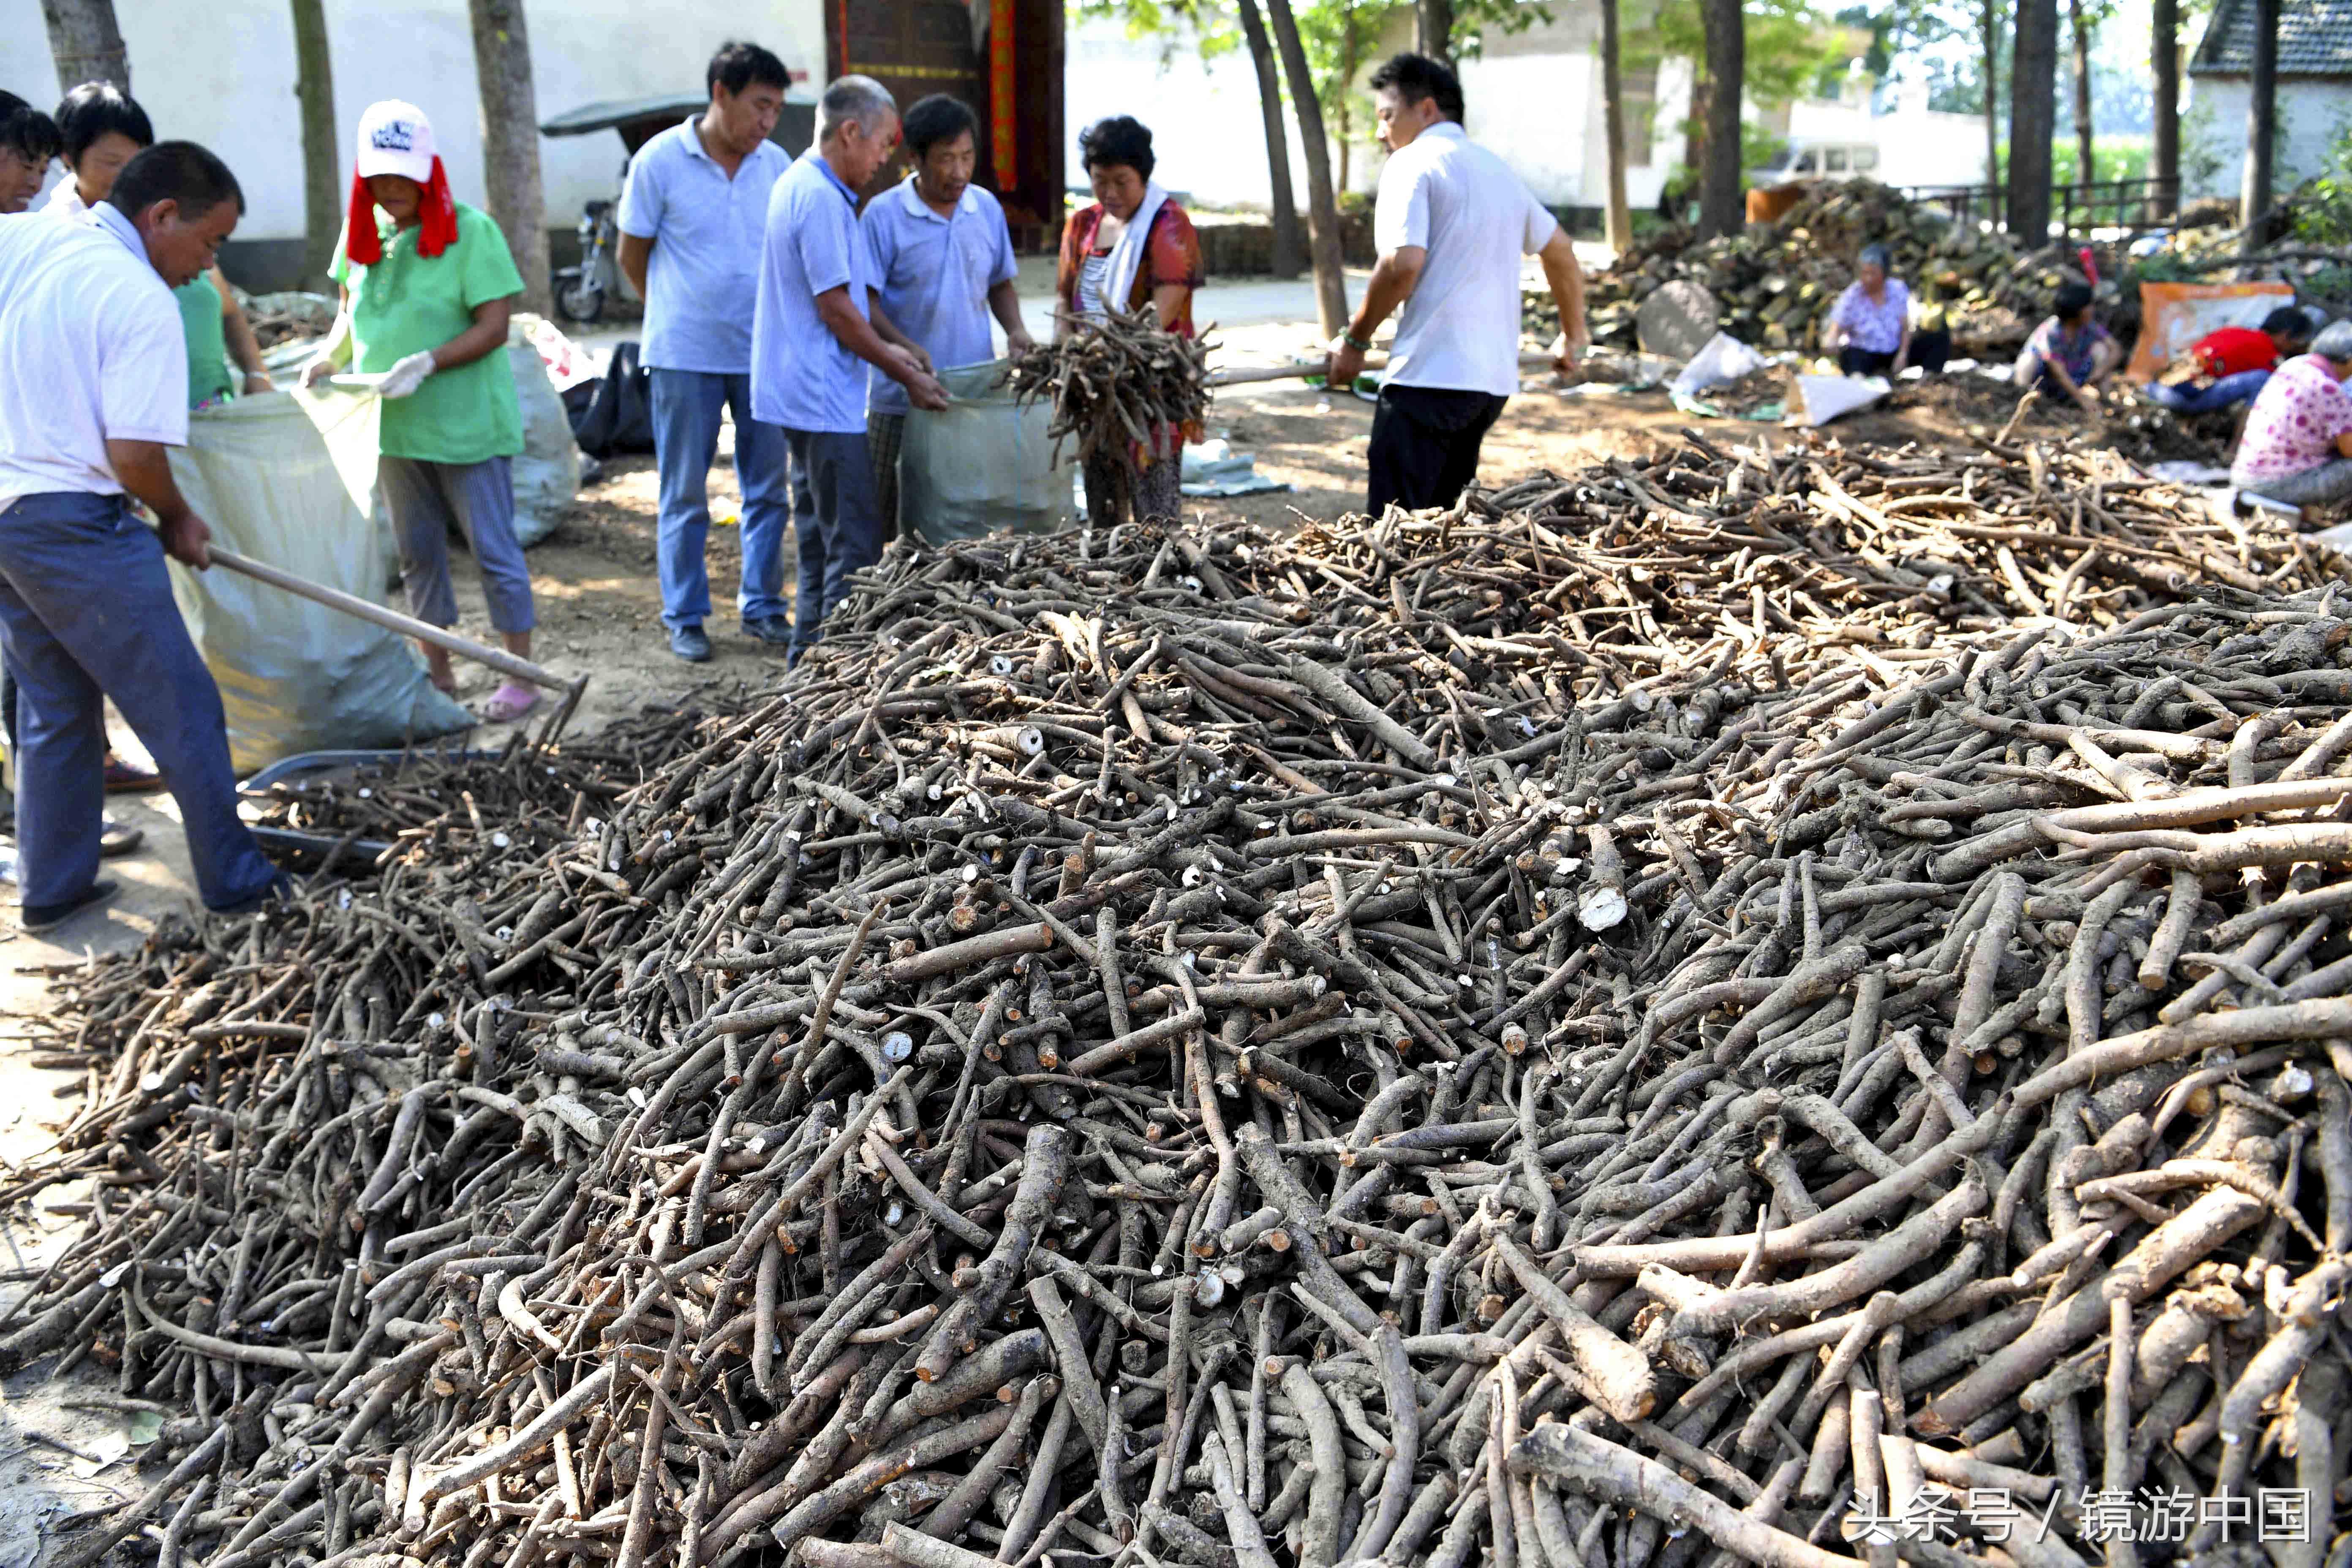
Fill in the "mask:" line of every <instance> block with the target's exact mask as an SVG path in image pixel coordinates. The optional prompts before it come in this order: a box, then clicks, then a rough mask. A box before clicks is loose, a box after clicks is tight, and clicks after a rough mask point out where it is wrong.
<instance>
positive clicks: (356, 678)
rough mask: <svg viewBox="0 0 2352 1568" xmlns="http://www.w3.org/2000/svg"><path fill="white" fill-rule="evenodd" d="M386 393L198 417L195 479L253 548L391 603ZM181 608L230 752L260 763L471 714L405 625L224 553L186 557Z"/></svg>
mask: <svg viewBox="0 0 2352 1568" xmlns="http://www.w3.org/2000/svg"><path fill="white" fill-rule="evenodd" d="M378 406H379V404H378V400H377V399H376V398H375V397H373V396H372V395H370V396H353V395H349V394H341V393H326V394H318V395H313V394H309V393H294V392H271V393H264V394H262V395H260V396H258V397H243V398H238V399H237V400H236V401H235V402H232V403H228V404H226V405H222V406H220V407H217V408H209V409H205V410H204V411H203V412H201V413H198V414H194V415H191V416H189V418H188V445H187V446H186V447H184V448H181V449H179V450H176V451H174V452H173V454H172V474H173V478H174V479H177V480H178V481H179V485H180V490H181V493H182V494H184V496H186V497H187V499H188V502H189V504H190V505H191V506H194V508H195V509H196V511H197V512H198V514H199V515H201V516H202V517H203V518H204V519H205V521H206V522H207V523H209V524H210V525H211V526H212V531H213V538H214V539H215V541H216V542H218V543H220V544H221V545H222V546H224V547H225V548H226V549H230V550H234V551H236V552H237V553H238V554H240V555H249V556H252V557H253V558H254V559H256V560H257V561H266V562H268V563H270V564H271V565H273V566H277V567H279V568H282V569H283V570H285V571H288V572H291V573H293V574H295V575H297V576H299V577H307V578H309V579H310V580H311V581H312V582H315V583H322V584H326V585H327V586H329V587H331V588H340V589H341V590H342V591H343V592H345V593H347V594H354V595H358V596H360V597H361V598H363V599H372V600H374V601H375V602H377V603H379V604H381V603H383V596H384V574H383V559H384V555H383V541H382V540H381V539H380V538H378V537H377V534H376V531H375V528H374V526H373V524H372V523H371V521H369V510H368V500H369V493H370V491H371V490H372V489H373V488H374V485H375V464H376V410H377V407H378ZM172 587H173V595H174V596H175V597H176V598H177V599H178V600H179V604H180V614H181V616H183V618H184V619H185V620H186V622H187V624H188V631H189V633H190V635H191V636H193V637H194V639H195V643H196V647H197V650H198V651H199V652H201V653H202V654H203V655H204V658H205V664H206V665H207V666H209V667H210V668H211V669H212V672H213V679H215V681H217V682H218V683H219V685H220V691H221V701H222V704H223V706H225V707H226V709H227V711H228V741H229V755H230V758H231V760H232V762H233V763H235V764H236V769H237V771H238V772H239V773H250V772H252V771H253V770H255V769H257V768H260V767H263V766H265V765H267V764H268V763H273V762H275V761H277V760H278V758H280V757H283V756H289V755H291V754H293V753H294V752H312V751H320V750H322V749H326V748H331V747H376V746H400V745H404V744H406V743H408V742H411V741H422V740H427V739H430V738H432V737H434V736H438V735H446V734H449V733H451V732H452V731H457V730H462V729H465V728H466V727H467V726H468V725H470V724H472V723H473V717H472V715H470V714H468V713H467V711H466V710H465V709H463V708H461V707H459V706H458V705H457V703H455V702H453V701H451V700H449V699H448V698H446V697H444V696H443V695H442V694H441V693H440V692H438V691H436V690H435V689H433V686H432V684H431V683H430V682H429V681H428V680H426V679H425V666H424V664H423V662H422V661H421V660H420V659H419V658H417V656H416V654H415V651H414V649H412V648H411V647H410V646H409V645H408V643H407V642H406V641H405V640H404V639H403V638H402V637H399V636H397V635H396V634H394V633H393V632H389V631H386V630H384V629H383V627H381V626H373V625H371V624H369V623H368V622H366V621H362V620H359V619H356V618H354V617H352V616H347V615H344V614H342V613H341V611H337V610H331V609H329V608H327V607H326V606H325V605H315V604H312V603H311V602H310V600H308V599H302V598H298V597H296V596H295V595H291V594H289V593H287V592H285V591H284V590H283V589H278V588H273V587H270V586H268V584H262V583H257V582H255V581H253V580H252V579H251V578H249V577H241V576H238V575H237V574H235V573H233V572H230V571H228V570H226V568H222V567H215V568H214V569H213V570H211V571H209V572H205V573H201V574H199V573H196V572H192V571H190V570H189V569H188V568H186V567H184V566H181V565H178V564H176V563H174V564H173V567H172Z"/></svg>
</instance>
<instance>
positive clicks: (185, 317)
mask: <svg viewBox="0 0 2352 1568" xmlns="http://www.w3.org/2000/svg"><path fill="white" fill-rule="evenodd" d="M172 298H173V299H174V300H178V301H179V302H180V330H181V331H182V332H184V334H186V336H187V340H188V406H189V407H191V408H201V407H203V406H204V405H205V404H207V403H212V402H215V401H217V400H218V399H220V398H224V397H226V396H228V395H230V393H231V392H232V391H233V390H234V389H235V387H236V383H235V382H234V381H232V380H231V379H230V377H229V374H228V331H227V329H226V326H225V325H224V324H223V322H222V321H221V309H222V307H221V297H220V290H219V289H215V288H214V287H213V280H212V279H210V278H208V277H206V276H205V274H204V273H201V272H199V273H197V274H196V275H195V276H194V278H192V279H188V281H187V282H185V283H183V284H182V285H180V287H178V288H177V289H173V290H172Z"/></svg>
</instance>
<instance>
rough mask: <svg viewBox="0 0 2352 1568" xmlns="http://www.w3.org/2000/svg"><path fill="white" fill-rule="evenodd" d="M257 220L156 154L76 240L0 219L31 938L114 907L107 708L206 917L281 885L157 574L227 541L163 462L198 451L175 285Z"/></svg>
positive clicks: (183, 166) (22, 824)
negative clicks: (164, 817) (181, 451)
mask: <svg viewBox="0 0 2352 1568" xmlns="http://www.w3.org/2000/svg"><path fill="white" fill-rule="evenodd" d="M244 209H245V197H244V195H242V194H241V193H240V192H239V191H238V189H237V184H236V178H235V176H233V175H231V174H230V173H229V172H228V166H227V165H226V164H225V163H222V162H221V161H220V160H219V159H218V158H215V157H214V156H213V155H212V154H211V153H207V152H206V151H205V149H203V148H202V147H199V146H197V145H196V144H195V143H194V142H157V143H156V144H155V145H154V146H152V147H150V148H148V149H147V150H146V151H145V152H143V153H140V154H139V155H138V156H137V157H135V158H133V159H131V162H130V163H127V164H125V165H124V166H123V169H122V173H121V174H120V175H118V176H116V179H115V182H114V188H113V190H112V191H111V192H110V193H109V194H108V195H107V198H106V199H105V200H104V201H102V202H100V204H99V205H96V206H95V207H92V208H91V209H90V210H89V213H88V214H86V215H85V216H83V218H82V220H81V221H79V222H78V223H72V224H62V223H59V222H58V221H57V220H56V219H55V218H53V217H48V216H41V215H32V216H22V217H9V218H0V647H5V650H6V654H7V659H8V663H9V665H10V666H11V667H12V668H14V669H15V670H16V679H17V721H18V722H17V736H18V739H19V740H20V742H22V745H21V749H20V751H19V753H18V756H17V759H16V845H17V852H18V857H19V858H18V865H17V873H16V881H17V886H18V887H19V889H22V891H23V894H24V908H23V911H22V918H23V923H24V926H25V929H26V930H27V931H42V930H46V929H47V928H48V927H50V926H53V925H57V924H58V923H60V922H62V921H66V920H68V919H69V918H71V917H72V916H73V915H75V914H77V913H79V912H80V911H81V910H85V909H88V908H89V907H91V906H92V905H95V904H98V903H100V902H103V901H104V900H106V899H107V898H108V897H109V896H110V894H112V893H113V891H114V884H113V883H112V882H101V881H100V880H99V879H98V858H99V834H100V810H99V807H100V802H102V801H103V800H104V799H105V795H106V783H105V773H104V770H105V759H106V710H105V700H106V699H108V698H112V699H113V700H114V704H115V706H116V707H117V708H119V709H121V712H122V716H123V718H124V719H126V720H127V721H130V724H131V730H132V731H133V732H134V733H136V734H137V735H138V737H139V739H140V742H141V743H142V744H143V745H144V746H145V747H146V748H147V751H148V752H149V754H150V755H152V757H153V758H154V759H155V765H156V767H157V768H158V769H159V770H160V771H161V772H162V773H163V782H164V783H165V784H167V785H169V786H170V788H171V791H172V795H173V798H174V799H176V800H177V801H178V802H179V806H180V819H181V822H182V823H183V825H184V827H185V829H186V832H187V838H188V858H189V860H190V861H191V863H192V864H193V865H194V869H195V874H196V885H197V889H198V891H199V892H200V893H201V894H202V896H203V898H204V901H205V906H206V907H207V908H209V909H212V910H215V911H219V912H223V913H234V912H242V911H243V910H247V909H250V908H254V907H257V905H258V904H259V903H260V902H261V901H262V900H264V899H265V898H267V897H268V894H269V893H270V892H271V891H272V890H273V889H276V888H278V886H279V885H281V884H282V883H283V882H284V880H285V879H284V878H283V877H282V876H281V875H280V874H279V873H278V870H277V869H276V868H274V867H272V866H271V865H270V864H269V862H268V860H267V859H265V858H263V857H262V854H261V849H260V847H259V846H257V844H255V843H254V841H253V835H252V834H250V833H248V832H247V830H246V827H245V825H244V824H243V823H242V822H240V821H239V820H238V819H237V815H236V777H235V775H234V774H233V773H231V772H230V769H229V760H228V733H227V726H226V721H225V720H224V718H223V715H222V712H221V700H220V690H219V689H218V688H217V687H215V685H214V684H213V678H212V674H211V672H210V671H208V670H206V669H205V664H204V660H203V659H202V658H199V657H198V656H197V653H196V649H195V645H194V643H193V642H191V641H189V639H188V630H187V627H186V626H185V625H184V624H183V622H182V621H181V619H180V611H179V606H178V605H175V604H174V603H173V600H172V583H171V577H170V575H169V574H168V573H167V572H166V571H165V570H164V566H163V557H164V555H165V554H166V553H169V554H170V555H171V556H172V558H173V560H175V561H182V562H184V563H187V564H188V565H190V566H193V567H194V568H196V569H197V570H198V571H202V570H204V569H205V567H206V566H208V565H209V564H210V563H211V557H210V556H209V554H208V553H207V552H206V544H207V542H208V541H209V540H210V539H211V537H212V531H211V530H210V529H208V528H206V527H205V521H204V519H202V518H201V517H198V516H197V515H196V513H195V510H194V509H193V508H192V507H190V506H189V505H188V503H187V501H186V500H184V498H183V497H182V496H181V494H180V489H179V486H178V485H177V484H175V483H173V479H172V465H171V459H170V457H169V454H168V452H167V450H166V448H168V447H181V446H185V445H186V444H187V439H188V397H187V389H188V364H187V341H186V336H185V334H184V332H183V331H182V329H181V324H180V308H179V306H178V304H177V303H175V302H174V301H173V298H172V289H173V288H176V287H177V286H179V285H181V284H184V283H185V282H187V281H188V280H189V279H192V278H194V277H196V276H198V275H199V274H201V273H203V272H205V271H206V270H208V269H209V268H211V266H212V264H213V256H214V253H215V251H216V250H218V249H219V247H220V243H221V241H222V240H224V239H226V237H228V234H229V231H230V230H231V229H234V228H235V227H236V220H237V218H238V216H240V215H241V214H242V213H243V211H244ZM133 498H135V499H137V500H142V501H144V502H146V503H147V506H148V508H149V509H150V510H152V511H153V512H154V514H155V516H156V517H157V518H158V519H159V520H160V522H161V536H160V537H159V536H158V534H157V533H156V532H155V531H150V530H149V529H148V528H147V527H146V526H145V525H143V524H142V523H141V522H140V521H139V520H138V519H137V518H135V517H133V516H132V515H131V507H130V501H131V499H133Z"/></svg>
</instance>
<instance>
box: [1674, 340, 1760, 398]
mask: <svg viewBox="0 0 2352 1568" xmlns="http://www.w3.org/2000/svg"><path fill="white" fill-rule="evenodd" d="M1769 363H1772V362H1771V361H1769V360H1768V359H1766V358H1765V357H1764V356H1763V355H1762V354H1759V353H1757V352H1756V351H1755V350H1754V349H1751V348H1749V347H1748V345H1747V344H1746V343H1743V342H1740V341H1739V340H1738V338H1735V337H1733V336H1731V335H1730V334H1729V333H1727V332H1717V333H1716V334H1715V336H1713V337H1711V338H1709V339H1707V340H1706V343H1705V344H1704V345H1703V346H1702V347H1701V348H1700V349H1699V351H1698V353H1695V354H1693V355H1691V358H1690V363H1688V364H1686V365H1685V366H1683V371H1682V374H1680V375H1678V376H1676V377H1675V379H1674V383H1673V384H1671V385H1670V386H1668V387H1667V388H1666V390H1667V391H1668V392H1670V393H1672V394H1673V395H1675V396H1677V397H1696V396H1697V395H1699V394H1700V393H1702V392H1705V391H1706V389H1707V388H1708V387H1710V386H1724V385H1727V384H1730V383H1732V382H1735V381H1738V379H1739V378H1740V377H1741V376H1743V375H1746V374H1748V372H1750V371H1754V370H1761V369H1763V368H1764V367H1765V366H1766V365H1768V364H1769Z"/></svg>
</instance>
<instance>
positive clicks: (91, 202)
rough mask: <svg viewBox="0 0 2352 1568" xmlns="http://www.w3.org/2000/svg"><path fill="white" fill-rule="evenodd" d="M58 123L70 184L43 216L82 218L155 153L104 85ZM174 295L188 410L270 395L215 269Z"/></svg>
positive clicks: (116, 93)
mask: <svg viewBox="0 0 2352 1568" xmlns="http://www.w3.org/2000/svg"><path fill="white" fill-rule="evenodd" d="M57 118H58V135H59V137H60V138H61V139H62V141H63V142H64V146H63V148H62V150H61V153H60V156H62V157H63V158H64V159H65V163H66V168H67V170H68V172H69V173H70V174H72V175H73V178H71V179H69V180H60V181H58V188H57V189H56V190H55V191H53V192H51V193H50V195H49V201H48V210H49V211H50V212H51V213H53V214H55V215H56V216H59V217H62V218H68V219H70V220H72V221H75V222H79V221H80V219H81V216H82V214H84V213H86V212H88V211H89V209H90V208H91V207H94V206H96V205H98V204H99V203H100V202H102V201H104V200H105V199H106V194H107V192H109V191H110V190H112V189H113V188H114V176H115V175H117V174H121V172H122V165H123V164H125V163H129V162H131V159H132V158H133V157H134V156H136V155H137V154H138V153H141V152H142V151H143V150H144V149H146V148H148V147H151V146H152V145H154V142H155V128H154V126H153V124H152V122H151V121H149V120H148V118H147V111H146V110H143V109H142V108H140V107H139V100H136V99H134V98H132V97H131V95H130V94H128V93H126V92H124V91H123V90H122V89H121V88H119V87H117V86H115V85H114V84H113V83H112V82H106V81H86V82H84V83H82V84H81V86H79V87H78V88H76V89H73V90H72V91H71V92H69V93H68V94H66V96H65V101H64V102H62V103H60V104H58V116H57ZM172 292H173V298H175V299H176V300H178V301H179V304H180V321H181V324H182V325H183V326H184V327H185V328H186V330H187V336H188V406H189V407H190V408H209V407H211V406H212V405H215V404H216V403H226V402H227V401H228V400H229V399H230V398H231V397H232V396H245V397H251V396H254V395H257V394H259V393H264V392H268V391H270V390H272V384H271V382H270V379H269V373H268V372H267V371H265V370H264V369H262V367H261V343H260V342H259V340H257V338H255V337H254V335H253V324H252V323H251V322H249V321H247V320H246V319H245V312H244V311H243V310H240V309H238V308H237V303H236V290H235V289H231V288H230V287H229V285H228V279H226V278H224V277H222V276H221V269H220V268H217V267H214V268H208V269H207V270H205V272H203V273H200V274H198V275H197V276H196V277H195V278H193V279H190V280H189V281H188V282H186V283H185V284H184V285H182V286H181V287H180V288H178V289H173V291H172ZM232 359H233V360H234V361H235V367H234V368H232V366H231V361H232Z"/></svg>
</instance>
